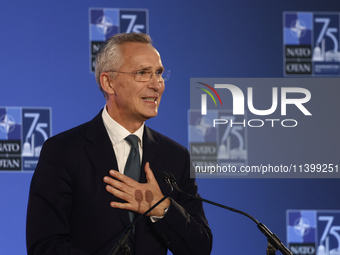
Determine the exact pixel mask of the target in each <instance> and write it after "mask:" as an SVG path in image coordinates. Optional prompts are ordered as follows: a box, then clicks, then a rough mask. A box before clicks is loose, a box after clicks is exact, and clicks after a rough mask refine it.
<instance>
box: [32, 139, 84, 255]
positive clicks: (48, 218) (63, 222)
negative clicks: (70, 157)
mask: <svg viewBox="0 0 340 255" xmlns="http://www.w3.org/2000/svg"><path fill="white" fill-rule="evenodd" d="M56 155H60V153H58V146H57V145H56V144H55V143H51V140H47V141H46V142H45V144H44V147H43V149H42V152H41V155H40V160H39V163H38V166H37V168H36V171H35V173H34V176H33V178H32V182H31V187H30V195H29V202H28V211H27V226H26V239H27V252H28V255H43V254H48V255H53V254H65V255H66V254H68V255H87V254H86V253H84V252H82V251H80V250H76V249H73V248H72V246H71V244H70V238H71V227H70V217H71V210H72V192H73V189H72V181H71V180H72V178H71V176H70V173H68V171H67V170H66V168H65V167H64V166H63V165H62V164H61V163H60V162H62V161H61V160H60V159H59V158H58V156H56ZM57 162H58V163H57Z"/></svg>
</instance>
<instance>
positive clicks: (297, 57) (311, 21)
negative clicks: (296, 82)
mask: <svg viewBox="0 0 340 255" xmlns="http://www.w3.org/2000/svg"><path fill="white" fill-rule="evenodd" d="M339 17H340V15H339V14H334V13H319V12H315V13H312V12H286V13H284V20H283V24H284V25H283V37H284V39H283V40H284V51H285V54H284V62H285V65H284V67H285V71H284V74H285V75H313V76H319V75H323V76H324V75H327V76H334V75H339V74H340V71H339V66H340V65H339V64H340V52H339V28H340V20H339Z"/></svg>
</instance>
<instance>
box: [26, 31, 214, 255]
mask: <svg viewBox="0 0 340 255" xmlns="http://www.w3.org/2000/svg"><path fill="white" fill-rule="evenodd" d="M168 75H169V72H167V71H165V70H164V67H163V65H162V62H161V58H160V55H159V53H158V52H157V50H156V49H155V48H154V47H153V46H152V44H151V39H150V38H149V36H147V35H145V34H118V35H115V36H113V37H111V38H110V39H109V40H108V41H107V42H106V43H104V45H103V46H102V47H101V49H100V51H99V52H98V55H97V59H96V80H97V83H98V85H99V88H100V89H101V91H102V92H103V94H104V97H105V99H106V105H105V107H104V109H103V110H102V111H101V112H100V113H99V114H98V115H97V116H96V117H95V118H94V119H93V120H91V121H89V122H87V123H85V124H83V125H81V126H78V127H76V128H73V129H71V130H68V131H66V132H63V133H61V134H59V135H56V136H54V137H52V138H50V139H48V140H47V141H46V142H45V144H44V146H43V149H42V151H41V155H40V160H39V163H38V165H37V168H36V170H35V173H34V176H33V178H32V183H31V188H30V195H29V203H28V212H27V231H26V232H27V250H28V254H29V255H33V254H36V255H38V254H39V255H42V254H55V255H59V254H60V255H61V254H69V255H71V254H72V255H73V254H77V255H86V254H103V255H107V254H108V253H109V251H110V250H111V248H112V247H113V245H114V244H115V242H116V241H117V240H118V239H119V237H120V235H121V233H122V231H123V230H124V229H125V228H126V227H127V226H128V225H129V224H130V221H131V220H132V219H133V217H136V215H139V214H142V213H144V212H145V211H147V210H148V209H149V208H150V207H151V206H152V205H154V204H155V203H156V202H157V201H158V200H160V199H161V198H162V197H163V194H167V193H168V192H169V190H170V188H169V186H168V185H167V184H166V183H165V182H164V181H163V180H162V179H161V178H160V174H159V173H160V172H162V171H166V172H168V173H172V174H173V175H174V176H175V177H176V179H177V183H178V184H179V186H180V187H181V188H182V189H183V190H184V191H186V192H187V193H190V194H191V195H196V196H198V194H197V186H196V183H195V180H194V179H192V178H190V171H191V169H192V165H191V162H190V156H189V153H188V151H187V150H186V149H185V148H184V147H182V146H181V145H179V144H178V143H176V142H174V141H172V140H171V139H169V138H167V137H165V136H163V135H161V134H159V133H157V132H156V131H154V130H151V129H149V128H148V127H146V126H145V125H144V122H145V121H146V120H147V119H149V118H151V117H155V116H156V115H157V112H158V106H159V103H160V99H161V96H162V93H163V91H164V81H165V80H166V79H167V78H168ZM131 134H133V135H134V137H136V141H138V145H137V147H136V151H137V152H136V153H135V154H134V155H138V157H139V158H138V159H137V162H138V164H139V163H141V167H137V174H138V175H137V176H138V177H137V179H136V178H135V179H136V180H134V177H131V178H130V177H128V176H127V175H128V170H127V168H125V167H127V165H128V163H127V162H128V161H129V157H130V156H129V153H130V148H131V145H130V142H128V141H127V140H125V138H126V137H127V136H130V135H131ZM132 147H133V146H132ZM129 164H130V163H129ZM139 168H140V169H139ZM124 169H125V170H124ZM151 169H152V170H151ZM125 171H126V172H125ZM129 176H130V175H129ZM134 214H135V215H134ZM130 217H132V218H130ZM127 245H128V247H129V248H130V254H136V255H138V254H140V255H146V254H148V255H153V254H157V255H161V254H166V253H167V250H168V249H169V250H170V251H171V252H172V253H173V254H183V255H184V254H185V255H189V254H195V255H200V254H202V255H205V254H210V252H211V247H212V234H211V231H210V229H209V226H208V223H207V220H206V218H205V215H204V211H203V207H202V203H201V202H200V201H198V200H195V199H192V198H189V197H187V196H185V195H182V194H180V193H178V192H176V191H174V192H173V193H172V194H171V199H166V200H164V201H163V202H162V203H161V204H160V205H159V206H157V207H156V208H155V209H154V210H152V211H151V212H150V213H149V214H148V215H147V217H144V218H142V220H141V221H139V222H138V223H137V224H136V227H135V229H134V231H132V234H131V236H130V237H129V239H128V241H127ZM119 252H120V253H118V254H122V253H121V251H119Z"/></svg>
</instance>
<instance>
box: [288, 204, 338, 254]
mask: <svg viewBox="0 0 340 255" xmlns="http://www.w3.org/2000/svg"><path fill="white" fill-rule="evenodd" d="M339 231H340V211H323V210H288V211H287V243H288V247H289V249H290V251H291V252H292V253H293V254H312V255H313V254H314V255H336V254H340V233H339Z"/></svg>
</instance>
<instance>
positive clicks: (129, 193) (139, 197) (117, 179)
mask: <svg viewBox="0 0 340 255" xmlns="http://www.w3.org/2000/svg"><path fill="white" fill-rule="evenodd" d="M144 171H145V174H146V180H147V182H146V183H139V182H136V181H135V180H133V179H131V178H129V177H127V176H126V175H124V174H121V173H119V172H118V171H115V170H110V175H111V176H112V177H114V178H111V177H108V176H105V177H104V182H105V183H107V184H108V185H107V186H106V190H107V191H108V192H110V193H111V194H112V195H114V196H116V197H117V198H120V199H122V200H124V201H126V203H119V202H111V203H110V205H111V206H112V207H114V208H119V209H124V210H129V211H134V212H137V213H139V214H142V213H144V212H145V211H147V210H148V209H149V208H150V207H151V206H153V205H154V204H155V203H157V202H158V201H159V200H160V199H162V198H163V197H164V196H163V194H162V191H161V190H160V188H159V185H158V183H157V181H156V178H155V176H154V174H153V172H152V170H151V168H150V165H149V162H147V163H146V164H145V167H144ZM169 206H170V200H169V199H165V200H164V201H163V202H162V203H161V204H159V205H158V206H157V207H156V208H154V209H153V210H152V211H151V212H150V213H148V214H147V216H157V217H161V216H163V215H164V210H165V209H166V208H168V207H169Z"/></svg>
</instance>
